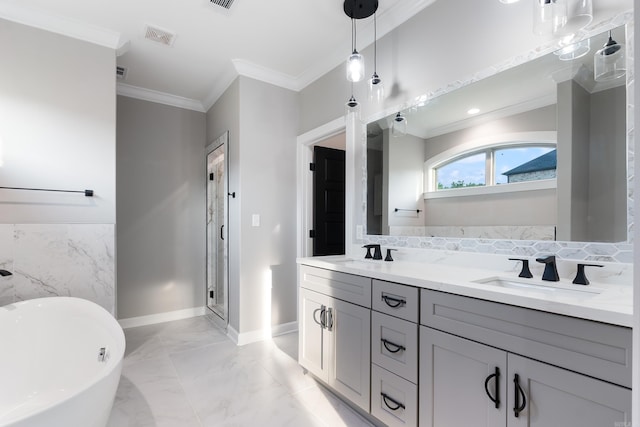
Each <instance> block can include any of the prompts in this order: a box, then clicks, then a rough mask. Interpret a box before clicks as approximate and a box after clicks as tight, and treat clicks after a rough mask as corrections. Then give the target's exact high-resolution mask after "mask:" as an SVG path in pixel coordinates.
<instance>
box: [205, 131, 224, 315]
mask: <svg viewBox="0 0 640 427" xmlns="http://www.w3.org/2000/svg"><path fill="white" fill-rule="evenodd" d="M220 147H223V148H224V189H223V193H222V197H223V198H224V214H223V215H224V224H223V227H224V228H223V230H222V232H221V233H220V235H221V236H222V237H223V240H224V245H223V257H224V262H223V265H224V273H223V281H224V284H223V288H224V316H222V315H221V313H219V312H218V311H217V310H215V309H213V308H211V307H210V306H209V299H210V298H209V272H210V268H209V262H210V259H209V258H210V256H211V254H210V252H209V245H210V243H211V242H210V238H211V236H212V233H211V230H209V225H208V219H209V185H210V184H209V155H210V154H211V153H213V152H214V151H216V150H217V149H219V148H220ZM205 172H206V182H207V187H206V193H205V199H206V200H205V205H206V220H207V224H206V229H207V232H206V249H205V252H206V271H205V284H204V292H205V301H206V304H205V305H206V307H207V309H208V310H210V311H211V313H213V314H214V315H215V319H216V320H219V322H220V326H222V327H225V328H226V326H227V325H228V324H229V197H228V193H229V131H225V132H224V133H223V134H222V135H220V136H219V137H218V138H216V139H215V140H214V141H213V142H211V143H210V144H209V145H208V146H207V149H206V155H205ZM217 228H218V227H216V230H215V233H214V234H215V236H216V237H215V238H216V240H217V237H218V231H217Z"/></svg>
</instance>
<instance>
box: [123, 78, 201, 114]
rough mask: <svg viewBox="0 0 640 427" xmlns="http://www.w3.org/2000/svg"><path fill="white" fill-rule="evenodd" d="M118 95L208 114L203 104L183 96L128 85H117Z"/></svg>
mask: <svg viewBox="0 0 640 427" xmlns="http://www.w3.org/2000/svg"><path fill="white" fill-rule="evenodd" d="M117 93H118V95H122V96H127V97H129V98H136V99H141V100H143V101H149V102H156V103H158V104H164V105H170V106H172V107H178V108H184V109H186V110H193V111H199V112H201V113H206V112H207V110H206V109H205V108H204V105H202V102H200V101H198V100H196V99H191V98H184V97H182V96H177V95H171V94H170V93H165V92H159V91H157V90H151V89H145V88H142V87H138V86H132V85H128V84H126V83H118V84H117Z"/></svg>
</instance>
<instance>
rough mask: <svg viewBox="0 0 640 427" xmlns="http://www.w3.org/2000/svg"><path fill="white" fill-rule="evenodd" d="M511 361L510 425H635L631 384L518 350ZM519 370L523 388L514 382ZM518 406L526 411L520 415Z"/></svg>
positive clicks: (538, 426) (508, 418)
mask: <svg viewBox="0 0 640 427" xmlns="http://www.w3.org/2000/svg"><path fill="white" fill-rule="evenodd" d="M507 364H508V366H509V376H508V380H509V384H508V394H507V405H508V406H507V411H508V412H507V426H508V427H551V426H562V427H603V426H612V427H616V426H627V425H631V390H629V389H627V388H624V387H620V386H617V385H613V384H610V383H607V382H604V381H600V380H597V379H594V378H591V377H588V376H586V375H581V374H577V373H575V372H571V371H568V370H566V369H561V368H557V367H555V366H551V365H548V364H546V363H540V362H537V361H535V360H532V359H528V358H525V357H521V356H517V355H515V354H509V355H508V362H507ZM516 374H517V375H518V384H519V387H520V388H521V389H522V391H519V390H518V389H517V387H516V385H515V383H514V377H515V375H516ZM523 395H524V396H525V399H526V400H523V398H522V396H523ZM518 406H521V407H522V411H519V412H517V416H516V410H515V409H514V408H517V407H518Z"/></svg>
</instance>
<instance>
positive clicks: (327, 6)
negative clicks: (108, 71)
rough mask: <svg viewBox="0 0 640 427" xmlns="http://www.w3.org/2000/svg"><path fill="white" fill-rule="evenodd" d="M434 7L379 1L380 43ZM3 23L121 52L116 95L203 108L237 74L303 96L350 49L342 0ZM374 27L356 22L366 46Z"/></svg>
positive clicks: (38, 5) (165, 0) (75, 5)
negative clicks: (153, 36)
mask: <svg viewBox="0 0 640 427" xmlns="http://www.w3.org/2000/svg"><path fill="white" fill-rule="evenodd" d="M434 2H435V0H393V1H392V0H380V6H379V9H378V14H377V19H378V37H381V36H382V35H384V34H386V33H387V32H389V31H391V30H392V29H393V28H395V27H397V26H398V25H400V24H402V23H403V22H405V21H406V20H407V19H409V18H410V17H411V16H413V15H415V14H416V13H417V12H419V11H420V10H422V9H424V8H425V7H427V6H429V5H430V4H432V3H434ZM0 18H4V19H9V20H12V21H16V22H20V23H23V24H27V25H31V26H35V27H39V28H43V29H46V30H49V31H53V32H57V33H62V34H65V35H69V36H71V37H75V38H80V39H84V40H88V41H91V42H94V43H97V44H100V45H103V46H107V47H110V48H114V49H117V52H118V55H119V56H118V58H117V65H118V66H122V67H125V68H126V70H127V73H126V78H125V79H124V80H119V81H118V92H119V93H123V94H129V95H131V96H137V97H141V98H143V99H145V98H154V97H155V98H162V97H164V98H165V99H166V100H167V101H174V103H179V104H182V105H183V106H186V107H187V108H192V109H195V110H200V111H206V110H207V109H208V108H209V107H210V106H211V105H212V104H213V103H214V102H215V100H216V99H217V98H218V97H219V96H220V95H221V94H222V93H223V92H224V90H225V89H226V88H227V87H228V86H229V84H230V83H231V82H232V81H233V80H234V79H235V78H236V76H238V75H247V76H249V77H254V78H258V79H260V80H263V81H266V82H269V83H273V84H276V85H278V86H282V87H286V88H289V89H292V90H301V89H302V88H304V87H305V86H306V85H308V84H309V83H311V82H313V81H314V80H315V79H317V78H318V77H320V76H321V75H323V74H324V73H326V72H327V71H329V70H331V69H332V68H334V67H336V66H337V65H339V64H340V63H341V62H342V61H344V59H345V58H346V56H347V55H348V54H349V53H350V52H349V51H350V47H351V39H350V38H351V25H350V20H349V18H348V17H347V16H346V15H345V14H344V12H343V0H269V1H266V0H234V1H233V3H232V6H231V8H230V9H229V10H227V9H225V8H224V7H222V6H219V5H217V4H213V3H211V2H210V1H209V0H109V1H104V0H102V1H97V0H55V1H52V0H0ZM372 21H373V20H372V19H366V20H362V21H359V28H358V39H359V40H363V43H359V46H358V48H359V49H360V50H362V48H364V47H365V46H366V45H368V44H370V43H371V42H372V40H373V31H372V28H373V25H372ZM146 25H152V26H154V27H158V28H160V29H162V30H166V31H169V32H171V33H174V34H175V35H176V37H175V41H174V43H173V45H171V46H165V45H162V44H158V43H156V42H152V41H149V40H147V39H145V38H144V31H145V26H146ZM114 74H115V70H114ZM167 103H169V102H167Z"/></svg>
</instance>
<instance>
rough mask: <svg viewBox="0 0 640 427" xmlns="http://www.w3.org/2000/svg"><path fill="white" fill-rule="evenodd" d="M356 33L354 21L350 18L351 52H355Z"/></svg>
mask: <svg viewBox="0 0 640 427" xmlns="http://www.w3.org/2000/svg"><path fill="white" fill-rule="evenodd" d="M357 36H358V33H357V32H356V20H355V19H354V18H351V52H355V51H356V37H357Z"/></svg>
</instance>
